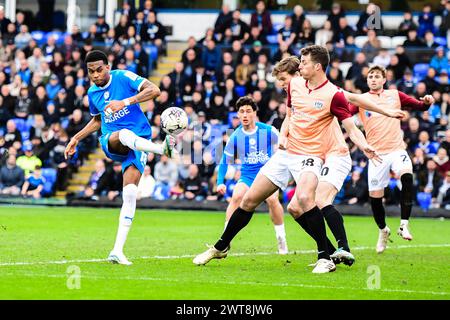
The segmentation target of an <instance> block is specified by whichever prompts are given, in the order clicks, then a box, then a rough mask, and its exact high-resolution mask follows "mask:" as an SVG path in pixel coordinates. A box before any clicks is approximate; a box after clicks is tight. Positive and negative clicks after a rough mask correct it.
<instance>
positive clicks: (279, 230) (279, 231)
mask: <svg viewBox="0 0 450 320" xmlns="http://www.w3.org/2000/svg"><path fill="white" fill-rule="evenodd" d="M273 226H274V228H275V235H276V237H277V239H278V238H281V239H286V231H285V230H284V223H282V224H274V225H273Z"/></svg>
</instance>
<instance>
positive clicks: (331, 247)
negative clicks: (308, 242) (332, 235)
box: [295, 214, 336, 254]
mask: <svg viewBox="0 0 450 320" xmlns="http://www.w3.org/2000/svg"><path fill="white" fill-rule="evenodd" d="M295 221H297V223H298V224H299V225H300V226H301V227H302V228H303V230H305V231H306V233H307V234H309V235H310V236H311V238H313V239H314V237H313V234H312V232H311V229H310V228H309V227H308V222H307V221H306V217H305V215H304V214H303V215H301V216H300V217H298V218H297V219H295ZM327 244H328V254H333V253H334V252H335V251H336V248H335V247H334V245H333V243H332V242H331V241H330V239H328V237H327Z"/></svg>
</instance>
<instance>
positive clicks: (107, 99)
mask: <svg viewBox="0 0 450 320" xmlns="http://www.w3.org/2000/svg"><path fill="white" fill-rule="evenodd" d="M85 62H86V65H87V69H88V76H89V79H90V80H91V82H93V84H92V85H91V87H90V88H89V90H88V98H89V110H90V113H91V115H92V119H91V121H90V122H89V123H88V124H87V125H86V126H85V127H84V128H83V129H82V130H81V131H80V132H78V133H77V134H76V135H75V136H74V137H73V138H72V139H71V140H70V142H69V143H68V145H67V147H66V150H65V156H66V158H68V157H69V156H71V155H73V154H74V153H75V152H76V147H77V144H78V143H79V142H80V141H81V140H82V139H84V138H86V137H87V136H89V135H90V134H92V133H94V132H96V131H98V130H99V129H101V132H102V136H101V137H100V138H99V141H100V145H101V147H102V149H103V151H104V153H105V155H106V156H107V157H108V158H110V159H111V160H113V161H119V162H121V163H122V173H123V191H122V198H123V204H122V208H121V210H120V216H119V228H118V231H117V236H116V242H115V245H114V248H113V250H112V251H111V253H110V255H109V256H108V261H110V262H112V263H118V264H124V265H130V264H132V263H131V262H130V261H128V259H127V258H126V256H125V255H124V253H123V247H124V245H125V241H126V239H127V236H128V231H129V230H130V227H131V224H132V221H133V218H134V214H135V210H136V197H137V186H138V184H139V180H140V178H141V175H142V173H143V171H144V167H145V165H146V163H147V153H148V152H151V153H156V154H165V155H167V156H169V157H171V156H172V150H173V147H174V143H175V139H174V138H173V137H171V136H169V135H167V136H166V139H165V141H164V143H162V144H156V143H153V142H152V141H151V140H150V139H151V127H150V124H149V123H148V120H147V118H146V117H145V115H144V113H143V112H142V110H141V108H140V105H139V104H140V103H142V102H145V101H148V100H151V99H154V98H156V97H158V96H159V94H160V90H159V88H158V87H157V86H156V85H155V84H153V83H151V82H150V81H149V80H147V79H144V78H142V77H140V76H138V75H136V74H135V73H133V72H130V71H126V70H111V67H110V65H109V64H108V59H107V56H106V54H105V53H104V52H102V51H99V50H93V51H90V52H89V53H88V54H87V55H86V59H85Z"/></svg>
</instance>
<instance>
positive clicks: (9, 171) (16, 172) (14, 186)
mask: <svg viewBox="0 0 450 320" xmlns="http://www.w3.org/2000/svg"><path fill="white" fill-rule="evenodd" d="M23 182H24V172H23V170H22V169H21V168H19V167H18V166H17V165H16V156H15V155H12V154H10V155H9V156H8V159H7V160H6V165H5V166H3V167H2V168H1V169H0V194H10V195H19V194H20V190H21V188H22V185H23Z"/></svg>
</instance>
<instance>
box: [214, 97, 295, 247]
mask: <svg viewBox="0 0 450 320" xmlns="http://www.w3.org/2000/svg"><path fill="white" fill-rule="evenodd" d="M236 109H237V114H238V117H239V120H240V122H241V125H240V126H239V127H238V128H236V130H235V131H234V132H233V134H232V135H231V136H230V138H229V140H228V142H227V144H226V146H225V149H224V152H223V155H222V160H221V161H220V165H219V172H218V175H217V192H218V193H220V194H222V195H223V194H225V192H226V186H225V183H224V178H225V175H226V173H227V169H228V165H229V164H234V163H236V161H235V160H237V159H239V160H240V162H241V177H240V179H239V180H238V182H237V184H236V186H235V187H234V189H233V196H232V198H231V201H230V203H229V205H228V207H227V211H226V221H225V227H226V224H227V223H228V220H230V218H231V215H232V214H233V212H234V211H235V210H236V209H237V208H238V207H239V204H240V203H241V201H242V198H243V197H244V195H245V193H246V192H247V191H248V190H249V189H250V186H251V185H252V183H253V181H254V180H255V177H256V175H257V174H258V172H259V170H260V169H261V168H262V166H263V165H264V164H265V163H266V162H267V161H268V160H269V158H270V157H271V156H272V154H273V153H275V151H276V148H277V145H278V131H277V130H276V129H275V128H274V127H272V126H271V125H268V124H265V123H262V122H256V111H257V105H256V102H255V101H254V100H253V99H252V98H250V97H241V98H239V100H238V101H237V102H236ZM266 203H267V205H268V207H269V213H270V217H271V219H272V222H273V224H274V228H275V236H276V238H277V242H278V253H279V254H287V253H288V248H287V242H286V232H285V229H284V223H283V207H282V206H281V204H280V201H279V200H278V192H275V193H274V194H272V195H271V196H270V197H269V198H267V199H266Z"/></svg>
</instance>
